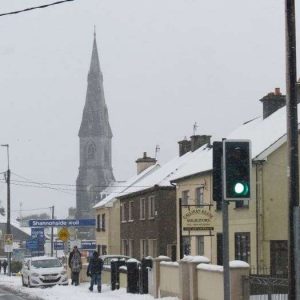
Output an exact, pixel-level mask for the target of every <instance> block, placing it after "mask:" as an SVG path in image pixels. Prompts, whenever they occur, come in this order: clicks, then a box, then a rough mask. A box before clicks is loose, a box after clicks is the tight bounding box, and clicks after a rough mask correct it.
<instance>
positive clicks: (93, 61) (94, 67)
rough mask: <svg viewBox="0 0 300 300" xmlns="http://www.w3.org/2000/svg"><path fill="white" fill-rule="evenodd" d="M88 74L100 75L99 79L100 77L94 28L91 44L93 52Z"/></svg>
mask: <svg viewBox="0 0 300 300" xmlns="http://www.w3.org/2000/svg"><path fill="white" fill-rule="evenodd" d="M89 74H93V75H96V76H97V75H100V77H102V74H101V69H100V63H99V55H98V48H97V41H96V26H94V42H93V51H92V58H91V65H90V71H89Z"/></svg>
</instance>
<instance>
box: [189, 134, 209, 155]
mask: <svg viewBox="0 0 300 300" xmlns="http://www.w3.org/2000/svg"><path fill="white" fill-rule="evenodd" d="M210 138H211V135H192V136H191V150H192V152H194V151H195V150H197V149H199V148H200V147H202V146H203V145H205V144H210Z"/></svg>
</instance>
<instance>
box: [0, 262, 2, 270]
mask: <svg viewBox="0 0 300 300" xmlns="http://www.w3.org/2000/svg"><path fill="white" fill-rule="evenodd" d="M1 268H2V261H1V260H0V273H1Z"/></svg>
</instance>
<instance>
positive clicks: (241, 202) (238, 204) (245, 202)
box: [235, 200, 249, 208]
mask: <svg viewBox="0 0 300 300" xmlns="http://www.w3.org/2000/svg"><path fill="white" fill-rule="evenodd" d="M243 207H245V208H248V207H249V200H238V201H235V208H243Z"/></svg>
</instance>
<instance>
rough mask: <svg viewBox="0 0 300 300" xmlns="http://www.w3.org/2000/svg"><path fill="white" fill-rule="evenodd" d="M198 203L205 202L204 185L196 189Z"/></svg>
mask: <svg viewBox="0 0 300 300" xmlns="http://www.w3.org/2000/svg"><path fill="white" fill-rule="evenodd" d="M195 199H196V205H203V204H204V187H203V186H202V187H198V188H196V190H195Z"/></svg>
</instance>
